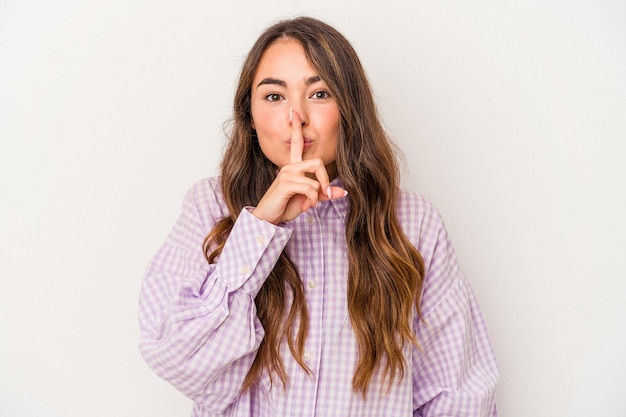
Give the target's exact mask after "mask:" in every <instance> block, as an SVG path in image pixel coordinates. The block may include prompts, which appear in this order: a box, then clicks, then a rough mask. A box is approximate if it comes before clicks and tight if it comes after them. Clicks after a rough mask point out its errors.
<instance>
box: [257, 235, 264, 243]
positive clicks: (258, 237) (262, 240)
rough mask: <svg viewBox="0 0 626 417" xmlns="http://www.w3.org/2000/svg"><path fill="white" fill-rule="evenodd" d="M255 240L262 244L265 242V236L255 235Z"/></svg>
mask: <svg viewBox="0 0 626 417" xmlns="http://www.w3.org/2000/svg"><path fill="white" fill-rule="evenodd" d="M256 241H257V243H258V244H259V245H262V244H264V243H265V238H264V237H263V236H257V237H256Z"/></svg>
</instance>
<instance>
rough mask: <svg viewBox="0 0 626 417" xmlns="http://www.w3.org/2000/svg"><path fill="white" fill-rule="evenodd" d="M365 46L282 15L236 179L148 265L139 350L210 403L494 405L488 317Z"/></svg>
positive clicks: (262, 64)
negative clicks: (418, 178)
mask: <svg viewBox="0 0 626 417" xmlns="http://www.w3.org/2000/svg"><path fill="white" fill-rule="evenodd" d="M398 184H399V178H398V169H397V166H396V160H395V157H394V152H393V147H392V145H391V143H390V141H389V140H388V137H387V136H386V134H385V132H384V130H383V129H382V127H381V123H380V121H379V118H378V115H377V111H376V107H375V104H374V100H373V96H372V92H371V90H370V86H369V84H368V81H367V79H366V76H365V73H364V71H363V68H362V67H361V64H360V62H359V59H358V57H357V55H356V53H355V51H354V50H353V48H352V47H351V45H350V44H349V43H348V41H347V40H346V39H345V38H344V37H343V36H342V35H341V34H340V33H338V32H337V31H336V30H335V29H333V28H332V27H330V26H328V25H326V24H325V23H322V22H320V21H318V20H315V19H311V18H304V17H303V18H298V19H294V20H289V21H284V22H280V23H278V24H276V25H274V26H272V27H270V28H269V29H268V30H267V31H265V32H264V33H263V34H262V35H261V37H260V38H259V39H258V40H257V42H256V43H255V45H254V46H253V48H252V50H251V51H250V53H249V55H248V57H247V59H246V61H245V63H244V65H243V69H242V72H241V76H240V79H239V84H238V88H237V92H236V95H235V105H234V121H233V126H232V131H231V132H230V137H229V142H228V145H227V148H226V151H225V154H224V157H223V160H222V164H221V176H220V177H219V178H211V179H207V180H203V181H200V182H199V183H197V184H196V185H195V186H194V187H193V188H192V189H191V190H190V191H189V192H188V194H187V195H186V197H185V201H184V204H183V210H182V214H181V216H180V218H179V219H178V221H177V222H176V224H175V226H174V228H173V229H172V231H171V233H170V235H169V237H168V238H167V240H166V242H165V243H164V244H163V246H162V247H161V249H160V250H159V251H158V253H157V254H156V256H155V257H154V259H153V261H152V263H151V264H150V266H149V267H148V270H147V272H146V276H145V279H144V284H143V287H142V292H141V298H140V316H139V317H140V324H141V331H142V336H141V343H140V350H141V352H142V354H143V355H144V358H145V359H146V361H147V362H148V364H149V365H150V366H151V367H152V368H153V369H154V371H155V372H156V373H157V374H158V375H159V376H161V377H162V378H164V379H166V380H167V381H169V382H170V383H171V384H173V385H174V386H175V387H176V388H177V389H178V390H180V391H181V392H183V393H184V394H185V395H187V396H188V397H189V398H191V399H192V400H193V401H194V410H193V415H194V416H196V417H199V416H203V417H204V416H324V417H326V416H342V417H345V416H359V417H367V416H376V417H379V416H393V417H398V416H433V415H446V416H493V415H496V414H497V413H496V408H495V399H494V396H495V384H496V380H497V369H496V365H495V358H494V354H493V349H492V346H491V343H490V341H489V336H488V334H487V330H486V326H485V323H484V320H483V318H482V315H481V313H480V311H479V308H478V306H477V304H476V300H475V298H474V295H473V293H472V291H471V289H470V287H469V284H468V283H467V281H466V279H465V277H464V276H463V274H462V272H461V271H460V270H459V267H458V265H457V262H456V259H455V255H454V251H453V249H452V247H451V245H450V241H449V239H448V237H447V234H446V231H445V229H444V226H443V223H442V220H441V219H440V217H439V215H438V213H437V211H436V210H435V209H434V208H433V207H432V206H431V204H430V203H429V202H428V201H427V200H425V199H424V198H422V197H420V196H417V195H415V194H412V193H410V192H408V191H404V190H400V189H399V185H398Z"/></svg>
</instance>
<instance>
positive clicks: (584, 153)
mask: <svg viewBox="0 0 626 417" xmlns="http://www.w3.org/2000/svg"><path fill="white" fill-rule="evenodd" d="M300 14H309V15H313V16H316V17H320V18H322V19H324V20H326V21H328V22H329V23H331V24H333V25H334V26H336V27H337V28H338V29H339V30H340V31H342V32H343V33H344V34H345V35H346V36H347V37H348V38H349V39H350V40H351V41H352V42H353V44H354V46H355V48H356V49H357V51H358V52H359V54H360V56H361V58H362V61H363V64H364V66H365V67H366V69H367V71H368V74H369V77H370V79H371V81H372V84H373V86H374V89H375V92H376V95H377V99H378V103H379V106H380V111H381V114H382V116H383V118H384V121H385V125H386V126H387V128H388V130H389V132H390V133H391V135H392V136H393V137H394V139H395V140H396V141H397V142H398V143H399V145H400V147H401V148H402V150H403V152H404V154H405V157H406V164H405V167H406V173H405V177H404V184H405V185H406V186H407V187H408V188H411V189H413V190H415V191H418V192H420V193H422V194H425V195H427V196H428V197H429V198H430V199H431V200H432V201H433V202H434V203H435V204H436V205H437V206H438V208H439V209H440V210H441V212H442V214H443V216H444V218H445V219H446V222H447V226H448V229H449V231H450V234H451V236H452V239H453V242H454V244H455V247H456V249H457V253H458V256H459V258H460V262H461V265H462V267H463V269H464V270H465V272H466V274H467V275H468V276H469V277H470V279H471V281H472V282H473V286H474V289H475V291H476V293H477V295H478V298H479V300H480V303H481V306H482V308H483V310H484V313H485V316H486V319H487V322H488V325H489V327H490V330H491V333H492V337H493V341H494V344H495V348H496V352H497V356H498V360H499V365H500V370H501V379H500V383H499V388H498V404H499V408H500V413H501V415H502V416H507V417H527V416H534V417H537V416H539V417H544V416H545V417H561V416H562V417H566V416H567V417H572V416H609V417H613V416H619V417H623V416H626V399H625V395H624V390H625V389H626V359H625V355H626V302H624V296H625V295H626V277H625V272H624V271H625V270H626V255H625V253H624V252H625V250H626V221H625V220H624V213H626V184H625V182H626V181H625V180H626V168H625V159H626V2H624V1H621V0H613V1H610V0H604V1H602V0H567V1H566V0H549V1H546V0H541V1H540V0H525V1H521V0H519V1H501V0H476V1H472V2H468V1H460V0H459V1H454V0H437V1H435V0H432V1H406V2H402V1H398V0H387V1H376V2H369V1H363V0H360V1H345V2H338V1H337V0H318V1H316V2H304V1H297V0H290V1H285V0H277V1H271V2H270V1H260V0H255V1H252V0H249V1H232V2H220V3H219V4H218V3H217V2H209V1H188V0H178V1H173V0H170V1H164V0H162V1H155V0H151V1H148V0H108V1H104V0H90V1H88V0H56V1H44V0H33V1H28V0H21V1H18V0H0V143H1V145H0V158H1V159H0V243H1V246H0V256H1V261H0V416H6V417H26V416H29V417H30V416H38V417H48V416H50V417H57V416H58V417H84V416H90V417H100V416H116V417H119V416H150V417H159V416H163V417H165V416H167V417H172V416H188V415H189V412H190V409H191V404H190V402H189V401H188V400H187V399H186V398H184V397H183V396H182V395H180V394H178V393H177V392H176V391H175V390H174V389H173V388H171V387H170V386H169V385H168V384H167V383H165V382H163V381H161V380H160V379H158V378H157V377H156V376H155V375H154V374H153V373H152V372H151V371H150V370H149V369H148V367H147V366H146V365H145V364H144V362H143V360H142V359H141V357H140V355H139V353H138V351H137V339H138V326H137V320H136V304H137V295H138V291H139V287H140V282H141V278H142V274H143V271H144V268H145V267H146V265H147V263H148V261H149V258H150V257H151V255H152V254H153V253H154V252H155V251H156V249H157V247H158V245H159V244H160V243H161V242H162V240H163V239H164V238H165V236H166V234H167V232H168V231H169V228H170V226H171V225H172V224H173V222H174V220H175V218H176V216H177V214H178V211H179V208H180V204H181V201H182V197H183V194H184V192H185V191H186V190H187V189H188V187H189V186H191V184H192V183H193V182H195V181H196V180H198V179H200V178H202V177H205V176H209V175H214V174H215V173H216V168H217V161H218V160H219V156H220V153H221V149H222V144H223V133H222V124H223V123H224V121H226V120H227V118H228V117H229V116H230V107H231V102H232V96H233V90H234V86H235V78H236V76H237V73H238V70H239V68H240V65H241V62H242V58H243V57H244V55H245V54H246V53H247V51H248V49H249V48H250V47H251V45H252V43H253V41H254V40H255V39H256V37H257V36H258V35H259V33H260V32H261V31H262V29H264V28H265V27H266V26H267V25H268V24H270V23H272V22H274V21H276V19H279V18H283V17H292V16H295V15H300Z"/></svg>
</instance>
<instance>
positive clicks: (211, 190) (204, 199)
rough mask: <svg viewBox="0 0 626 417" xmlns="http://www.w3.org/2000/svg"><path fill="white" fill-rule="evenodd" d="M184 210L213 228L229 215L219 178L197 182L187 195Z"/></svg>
mask: <svg viewBox="0 0 626 417" xmlns="http://www.w3.org/2000/svg"><path fill="white" fill-rule="evenodd" d="M183 210H184V211H190V212H193V213H194V214H195V216H197V217H198V220H200V221H201V222H202V223H205V224H206V225H208V226H210V227H212V225H213V224H214V223H215V222H216V221H217V220H219V219H221V218H223V217H225V216H227V215H228V209H227V208H226V203H225V201H224V195H223V194H222V189H221V186H220V178H219V177H209V178H203V179H201V180H199V181H196V182H195V183H194V184H193V185H192V186H191V187H190V188H189V189H188V190H187V192H186V193H185V198H184V200H183Z"/></svg>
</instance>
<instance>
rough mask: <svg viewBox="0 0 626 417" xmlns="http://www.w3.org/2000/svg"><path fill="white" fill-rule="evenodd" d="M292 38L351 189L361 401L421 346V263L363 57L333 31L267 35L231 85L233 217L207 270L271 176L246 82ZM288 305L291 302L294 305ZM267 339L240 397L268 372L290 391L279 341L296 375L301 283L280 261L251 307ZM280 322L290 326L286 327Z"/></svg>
mask: <svg viewBox="0 0 626 417" xmlns="http://www.w3.org/2000/svg"><path fill="white" fill-rule="evenodd" d="M286 38H288V39H294V40H296V41H298V42H299V43H300V44H301V45H302V47H303V48H304V52H305V54H306V56H307V58H308V60H309V62H310V63H311V65H312V66H313V67H314V68H315V69H316V70H317V72H318V74H319V76H320V77H321V78H322V79H323V80H324V81H326V83H327V84H328V86H329V89H330V93H331V95H333V96H334V98H335V100H336V102H337V105H338V107H339V111H340V114H341V117H340V129H339V130H340V137H339V141H338V145H337V159H336V165H337V172H338V175H339V177H340V178H341V181H342V182H343V185H344V187H345V189H346V190H348V192H349V194H348V197H349V199H350V200H349V201H350V209H349V213H348V215H347V220H346V242H347V248H348V261H349V268H348V277H347V279H348V291H347V294H346V298H347V303H348V311H349V313H350V319H351V323H352V327H353V329H354V333H355V336H356V340H357V343H358V348H359V358H358V362H357V364H356V370H355V373H354V376H353V380H352V383H353V389H354V391H355V392H361V393H362V394H363V395H365V393H366V390H367V387H368V384H369V382H370V380H371V379H372V377H373V376H374V375H375V372H377V371H378V370H379V371H381V372H382V374H381V375H382V378H383V381H384V380H385V379H388V383H389V385H388V388H389V387H390V386H391V383H392V382H393V380H394V378H395V377H396V376H397V374H399V376H400V378H403V377H404V374H405V368H406V361H405V358H404V355H403V349H404V348H405V345H406V344H407V343H408V344H415V345H416V346H419V345H418V344H417V340H416V337H415V334H414V332H413V330H412V326H411V322H412V317H413V308H415V309H416V312H417V314H418V315H420V316H421V314H420V309H419V306H420V294H421V289H422V276H423V273H424V263H423V260H422V257H421V256H420V254H419V252H418V251H417V249H416V248H415V247H414V246H413V245H412V244H411V242H409V240H408V239H407V237H406V236H405V234H404V233H403V231H402V229H401V227H400V224H399V221H398V217H397V199H398V191H399V170H398V165H397V160H396V152H395V147H394V145H393V144H392V142H391V141H390V140H389V138H388V136H387V134H386V133H385V131H384V129H383V127H382V125H381V123H380V120H379V117H378V112H377V109H376V105H375V102H374V98H373V95H372V91H371V87H370V85H369V82H368V80H367V77H366V75H365V71H364V70H363V67H362V65H361V63H360V61H359V58H358V56H357V54H356V52H355V51H354V49H353V48H352V46H351V45H350V43H349V42H348V41H347V39H346V38H345V37H344V36H343V35H341V34H340V33H339V32H338V31H337V30H335V29H334V28H332V27H331V26H329V25H327V24H326V23H323V22H321V21H319V20H316V19H313V18H308V17H300V18H296V19H293V20H287V21H282V22H279V23H277V24H275V25H273V26H271V27H270V28H269V29H267V30H266V31H265V32H264V33H263V34H262V35H261V36H260V37H259V39H258V40H257V41H256V43H255V44H254V46H253V47H252V49H251V51H250V53H249V54H248V56H247V58H246V60H245V62H244V64H243V68H242V70H241V75H240V78H239V83H238V86H237V91H236V93H235V100H234V118H233V120H232V124H231V128H230V131H229V133H228V136H229V138H228V139H229V140H228V142H227V145H226V149H225V152H224V156H223V159H222V163H221V189H222V193H223V195H224V199H225V202H226V205H227V206H228V210H229V212H230V215H229V217H225V218H224V219H222V220H221V221H219V222H218V223H217V224H216V225H215V227H214V228H213V230H211V232H210V233H209V235H208V236H207V238H206V239H205V242H204V247H203V249H204V252H205V254H206V257H207V260H208V261H209V263H213V262H216V261H217V259H218V257H219V255H220V253H221V251H222V249H223V247H224V244H225V242H226V239H227V238H228V235H229V233H230V231H231V230H232V227H233V225H234V223H235V221H236V219H237V216H238V214H239V213H240V212H241V210H242V208H243V207H244V206H255V205H256V204H257V203H258V202H259V201H260V199H261V197H262V196H263V195H264V194H265V192H266V190H267V189H268V188H269V186H270V184H271V183H272V182H273V181H274V179H275V177H276V174H277V167H276V166H275V165H274V164H273V163H272V162H270V161H269V160H268V159H267V158H266V157H265V156H264V155H263V153H262V152H261V149H260V147H259V144H258V141H257V140H256V134H255V132H254V130H253V128H252V121H251V120H252V118H251V111H250V95H251V88H252V81H253V79H254V76H255V73H256V69H257V66H258V64H259V61H260V59H261V56H262V55H263V52H264V51H265V50H266V49H267V48H268V47H269V46H270V45H271V44H272V43H273V42H274V41H276V40H277V39H286ZM287 300H292V301H291V303H290V305H289V302H288V301H287ZM255 303H256V307H257V315H258V317H259V319H260V321H261V323H262V324H263V328H264V329H265V337H264V339H263V341H262V342H261V345H260V347H259V350H258V353H257V355H256V358H255V360H254V363H253V365H252V367H251V368H250V371H249V372H248V374H247V376H246V379H245V380H244V383H243V387H242V389H243V390H246V389H248V388H250V387H251V386H252V385H253V384H254V383H255V382H256V381H257V380H258V378H259V377H260V375H261V374H262V373H263V372H264V371H265V372H267V373H268V374H269V377H270V381H272V377H273V376H277V377H278V378H279V379H280V380H281V381H282V383H283V386H285V385H286V384H287V380H288V375H287V374H286V372H285V368H284V365H283V361H282V358H281V355H280V345H281V342H282V341H283V340H285V339H286V340H287V344H288V346H289V349H290V351H291V354H292V355H293V357H294V358H295V360H296V361H297V362H298V363H299V364H300V366H301V367H302V368H303V369H305V370H306V371H307V372H310V370H309V368H308V367H307V366H306V364H305V362H304V360H303V351H304V343H305V339H306V336H307V330H308V313H307V308H306V300H305V296H304V289H303V285H302V281H301V280H300V278H299V276H298V271H297V269H296V267H295V266H294V264H293V263H292V262H291V261H290V260H289V258H288V257H287V255H286V254H285V253H284V252H283V253H282V254H281V256H280V258H279V260H278V262H277V263H276V265H275V267H274V269H273V271H272V272H271V274H270V275H269V277H268V278H267V280H266V281H265V283H264V284H263V286H262V288H261V290H260V292H259V293H258V295H257V296H256V298H255ZM285 317H286V318H285Z"/></svg>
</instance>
